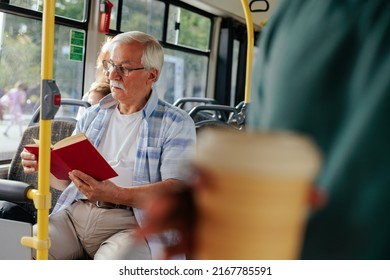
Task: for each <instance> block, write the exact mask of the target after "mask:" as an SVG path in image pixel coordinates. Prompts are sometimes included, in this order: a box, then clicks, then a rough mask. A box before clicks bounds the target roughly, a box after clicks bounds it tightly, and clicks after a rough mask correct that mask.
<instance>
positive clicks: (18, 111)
mask: <svg viewBox="0 0 390 280" xmlns="http://www.w3.org/2000/svg"><path fill="white" fill-rule="evenodd" d="M26 91H27V85H26V84H25V83H22V82H21V81H18V82H16V83H15V85H14V87H13V88H11V89H10V90H9V91H8V92H7V93H6V96H7V97H8V102H7V104H8V105H7V107H8V111H9V113H10V115H11V119H10V122H9V124H8V125H7V126H6V128H5V130H4V132H3V134H4V135H5V136H8V132H9V130H10V129H11V127H12V126H14V125H16V126H17V127H18V129H19V135H20V136H22V135H23V119H22V116H23V105H24V104H25V103H26Z"/></svg>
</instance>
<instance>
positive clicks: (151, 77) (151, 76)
mask: <svg viewBox="0 0 390 280" xmlns="http://www.w3.org/2000/svg"><path fill="white" fill-rule="evenodd" d="M157 77H158V70H157V69H155V68H152V69H150V70H149V73H148V82H151V83H155V82H156V81H157Z"/></svg>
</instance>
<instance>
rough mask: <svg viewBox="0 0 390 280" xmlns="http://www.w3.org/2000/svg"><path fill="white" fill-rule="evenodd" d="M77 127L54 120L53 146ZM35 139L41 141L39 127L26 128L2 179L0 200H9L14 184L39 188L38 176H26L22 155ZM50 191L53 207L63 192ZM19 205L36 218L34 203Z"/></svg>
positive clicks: (67, 122)
mask: <svg viewBox="0 0 390 280" xmlns="http://www.w3.org/2000/svg"><path fill="white" fill-rule="evenodd" d="M75 127H76V122H74V121H67V120H56V119H54V120H52V121H51V131H52V136H51V141H52V144H55V143H56V142H58V141H59V140H61V139H63V138H65V137H68V136H70V135H71V134H72V132H73V130H74V129H75ZM33 138H34V139H39V125H38V124H37V125H32V126H29V127H27V128H26V130H25V131H24V133H23V136H22V139H21V141H20V143H19V146H18V149H17V151H16V153H15V155H14V157H13V158H12V160H11V165H10V168H9V171H8V178H7V179H0V200H5V199H6V198H8V197H7V196H6V194H7V193H9V188H12V187H13V186H14V184H15V183H14V182H15V181H16V182H24V183H26V184H28V185H30V186H33V187H35V188H36V187H37V185H38V174H37V173H34V174H26V173H24V171H23V166H22V163H21V158H20V153H21V152H22V150H23V147H24V145H26V144H31V143H32V142H33ZM50 191H51V193H52V206H54V205H55V203H56V202H57V199H58V198H59V196H60V194H61V191H59V190H56V189H54V188H52V187H50ZM14 202H15V203H17V204H18V205H20V206H22V207H23V208H24V209H26V210H27V212H29V213H30V214H32V215H33V216H34V217H36V209H35V207H34V205H33V203H32V201H27V200H26V202H22V201H14Z"/></svg>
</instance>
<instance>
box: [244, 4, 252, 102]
mask: <svg viewBox="0 0 390 280" xmlns="http://www.w3.org/2000/svg"><path fill="white" fill-rule="evenodd" d="M241 5H242V7H243V9H244V14H245V20H246V30H247V37H248V39H247V40H248V45H247V54H246V76H245V100H244V101H245V103H246V104H247V103H249V101H250V91H251V78H252V62H253V48H254V30H253V21H252V14H251V11H250V9H249V4H248V1H247V0H241Z"/></svg>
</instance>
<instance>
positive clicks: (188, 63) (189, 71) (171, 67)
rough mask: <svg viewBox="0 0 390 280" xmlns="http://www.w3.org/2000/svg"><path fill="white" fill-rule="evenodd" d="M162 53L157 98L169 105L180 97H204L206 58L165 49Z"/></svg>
mask: <svg viewBox="0 0 390 280" xmlns="http://www.w3.org/2000/svg"><path fill="white" fill-rule="evenodd" d="M164 52H165V62H164V67H163V69H162V71H161V76H160V78H159V80H158V81H157V86H156V88H157V92H158V93H159V97H160V98H162V99H164V100H165V101H167V102H169V103H171V104H173V103H174V102H175V101H176V100H177V99H178V98H181V97H205V96H206V81H207V63H208V57H206V56H200V55H194V54H190V53H186V52H183V51H179V50H172V49H167V48H166V49H165V50H164Z"/></svg>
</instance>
